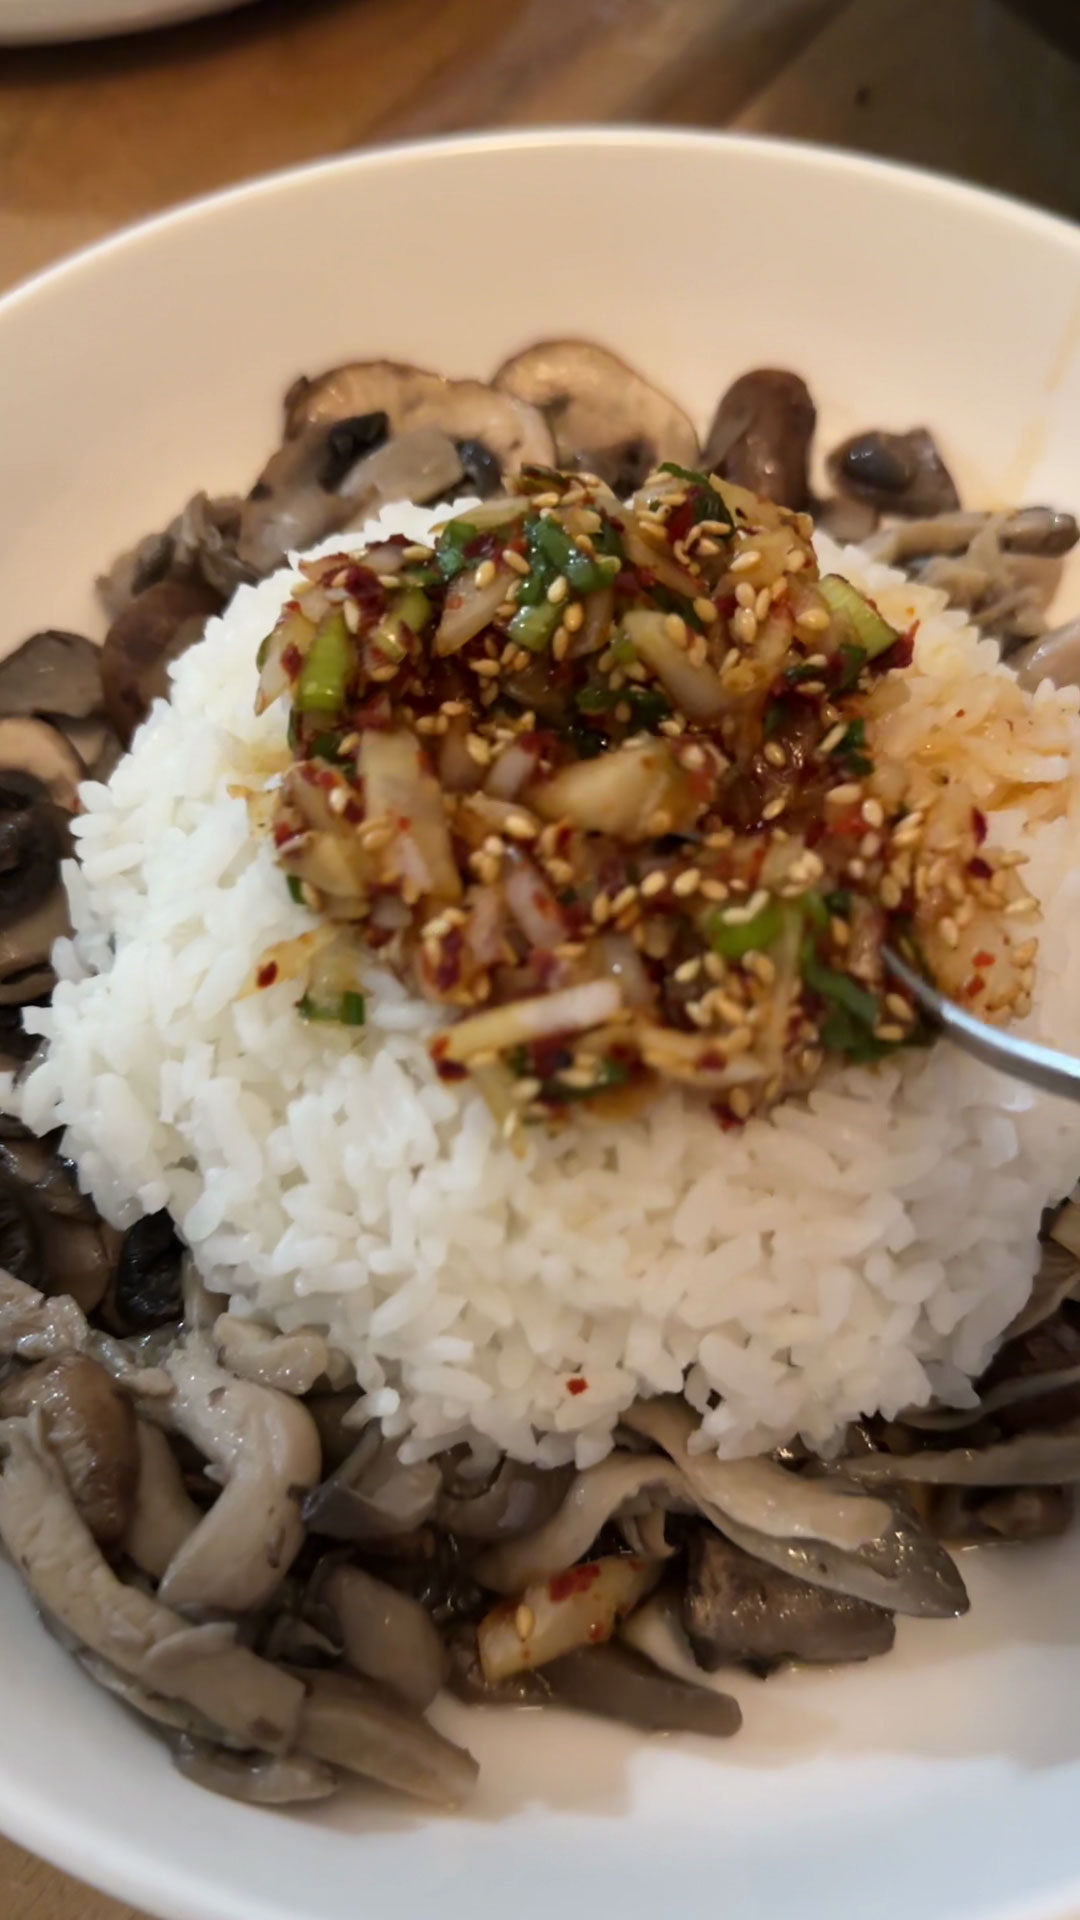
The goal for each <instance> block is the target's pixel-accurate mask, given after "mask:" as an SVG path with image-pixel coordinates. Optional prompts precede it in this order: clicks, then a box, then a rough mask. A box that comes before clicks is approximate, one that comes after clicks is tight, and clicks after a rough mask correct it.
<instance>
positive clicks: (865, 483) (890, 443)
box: [826, 427, 960, 519]
mask: <svg viewBox="0 0 1080 1920" xmlns="http://www.w3.org/2000/svg"><path fill="white" fill-rule="evenodd" d="M826 465H827V468H828V472H829V478H830V479H831V481H832V483H833V486H834V487H835V488H836V490H837V492H838V493H845V494H850V495H852V496H853V497H854V498H855V499H856V500H865V501H866V502H867V503H868V504H869V505H870V506H872V507H877V508H878V509H879V510H880V511H881V512H882V513H899V514H903V515H904V516H905V517H906V518H911V519H919V518H924V517H926V516H927V515H930V514H937V513H954V512H955V511H956V510H957V508H958V507H959V505H960V495H959V494H958V492H957V490H956V483H955V481H954V480H953V477H952V475H951V473H950V472H949V469H948V467H947V466H946V465H945V462H944V460H943V459H942V456H941V453H940V451H939V449H938V446H937V443H936V441H935V440H934V436H933V434H932V433H930V432H929V431H928V430H927V428H926V427H913V428H912V429H911V431H910V432H909V433H887V432H885V431H884V430H883V429H882V428H880V427H874V428H871V429H870V431H869V432H866V433H856V434H853V435H852V437H851V439H850V440H845V441H843V442H842V444H841V445H840V446H838V447H836V448H835V449H834V451H833V452H832V453H831V454H830V455H829V457H828V460H827V462H826Z"/></svg>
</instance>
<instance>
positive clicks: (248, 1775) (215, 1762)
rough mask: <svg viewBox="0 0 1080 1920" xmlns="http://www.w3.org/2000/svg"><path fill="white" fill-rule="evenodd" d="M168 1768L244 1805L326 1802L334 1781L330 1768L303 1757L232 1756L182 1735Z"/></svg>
mask: <svg viewBox="0 0 1080 1920" xmlns="http://www.w3.org/2000/svg"><path fill="white" fill-rule="evenodd" d="M173 1765H174V1766H175V1768H176V1770H177V1772H178V1773H182V1774H183V1776H184V1779H185V1780H190V1781H191V1784H192V1786H195V1787H205V1788H206V1790H207V1792H208V1793H218V1794H222V1795H223V1796H224V1798H225V1799H226V1800H240V1801H242V1802H243V1803H244V1805H245V1806H249V1807H294V1806H299V1805H301V1804H302V1803H304V1802H309V1801H312V1800H328V1799H329V1798H330V1796H331V1795H332V1794H334V1793H336V1792H337V1790H338V1787H339V1785H340V1784H341V1783H340V1780H339V1778H338V1775H337V1774H336V1773H335V1771H334V1769H333V1767H324V1766H323V1764H322V1762H321V1761H319V1760H313V1759H312V1758H311V1757H310V1755H309V1754H304V1753H290V1754H267V1753H234V1752H232V1751H231V1750H230V1749H229V1748H228V1747H218V1746H213V1745H212V1744H210V1743H209V1742H208V1741H205V1740H197V1739H193V1738H192V1737H191V1735H190V1734H185V1735H182V1736H181V1738H180V1739H179V1740H178V1741H177V1742H176V1744H175V1746H174V1747H173Z"/></svg>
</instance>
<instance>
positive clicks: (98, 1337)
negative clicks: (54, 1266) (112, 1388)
mask: <svg viewBox="0 0 1080 1920" xmlns="http://www.w3.org/2000/svg"><path fill="white" fill-rule="evenodd" d="M65 1353H89V1354H90V1355H91V1357H92V1358H93V1359H95V1360H98V1361H100V1363H101V1365H102V1366H103V1367H104V1369H105V1371H106V1373H107V1374H109V1376H110V1378H111V1379H113V1380H115V1381H116V1383H117V1385H118V1386H121V1387H123V1388H124V1390H125V1392H127V1393H130V1394H131V1395H132V1396H133V1397H135V1396H137V1397H138V1398H140V1399H144V1400H145V1399H157V1398H163V1399H165V1398H168V1396H169V1395H170V1394H171V1393H172V1391H173V1388H172V1382H171V1380H170V1379H169V1376H168V1374H167V1373H165V1372H164V1371H163V1369H162V1368H161V1367H145V1366H141V1365H140V1364H139V1360H138V1358H137V1356H136V1355H135V1354H133V1353H132V1352H131V1351H130V1350H129V1349H128V1348H127V1347H126V1346H125V1345H124V1342H123V1341H122V1340H116V1339H114V1338H113V1337H112V1336H111V1335H110V1334H107V1333H99V1332H98V1331H97V1329H96V1328H95V1327H91V1326H90V1325H89V1323H88V1322H87V1318H86V1315H85V1314H84V1313H83V1311H82V1308H81V1307H79V1306H78V1305H77V1303H76V1302H75V1301H74V1300H72V1299H71V1297H70V1296H69V1295H67V1294H54V1295H51V1296H46V1295H45V1294H43V1293H39V1292H38V1290H37V1288H36V1287H29V1286H27V1285H26V1284H25V1282H24V1281H22V1280H17V1279H16V1278H15V1276H14V1275H13V1274H10V1273H7V1272H6V1271H5V1270H4V1269H3V1268H0V1355H3V1354H10V1355H12V1356H14V1357H15V1358H16V1359H19V1360H52V1359H56V1358H58V1357H59V1356H60V1355H61V1354H65Z"/></svg>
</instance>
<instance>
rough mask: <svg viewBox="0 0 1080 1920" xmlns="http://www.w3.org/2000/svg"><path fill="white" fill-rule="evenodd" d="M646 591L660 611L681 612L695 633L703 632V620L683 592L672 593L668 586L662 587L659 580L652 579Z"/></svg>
mask: <svg viewBox="0 0 1080 1920" xmlns="http://www.w3.org/2000/svg"><path fill="white" fill-rule="evenodd" d="M648 592H649V595H650V598H651V599H653V600H655V602H656V604H657V606H658V607H659V608H660V609H661V610H662V612H664V613H681V615H682V617H683V619H684V620H685V621H686V624H687V626H688V627H693V629H694V631H695V633H704V632H705V622H704V620H703V619H702V618H701V616H700V614H698V613H695V611H694V603H693V601H692V600H688V599H687V597H686V595H685V593H674V592H673V591H672V589H671V588H670V587H662V586H661V585H660V583H659V581H654V582H653V585H652V586H651V587H650V588H649V589H648Z"/></svg>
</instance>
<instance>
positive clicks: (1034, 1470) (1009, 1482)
mask: <svg viewBox="0 0 1080 1920" xmlns="http://www.w3.org/2000/svg"><path fill="white" fill-rule="evenodd" d="M842 1465H843V1470H844V1473H845V1474H847V1475H849V1476H850V1478H851V1479H853V1480H856V1481H858V1482H859V1484H860V1485H865V1486H875V1487H876V1486H895V1485H903V1484H904V1483H906V1484H907V1485H909V1486H923V1485H927V1484H929V1485H933V1486H952V1487H1056V1486H1062V1485H1068V1484H1076V1483H1077V1482H1080V1421H1078V1422H1076V1423H1070V1424H1069V1425H1068V1426H1064V1427H1059V1428H1056V1429H1052V1430H1051V1431H1049V1432H1034V1433H1021V1434H1017V1436H1016V1438H1015V1439H1012V1440H1000V1441H995V1442H991V1444H990V1445H989V1446H986V1447H953V1448H949V1449H947V1450H943V1451H942V1452H936V1451H933V1450H931V1449H927V1450H926V1451H925V1452H922V1453H907V1454H892V1453H868V1454H865V1455H863V1456H862V1457H861V1458H859V1459H852V1460H844V1461H843V1463H842Z"/></svg>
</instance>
